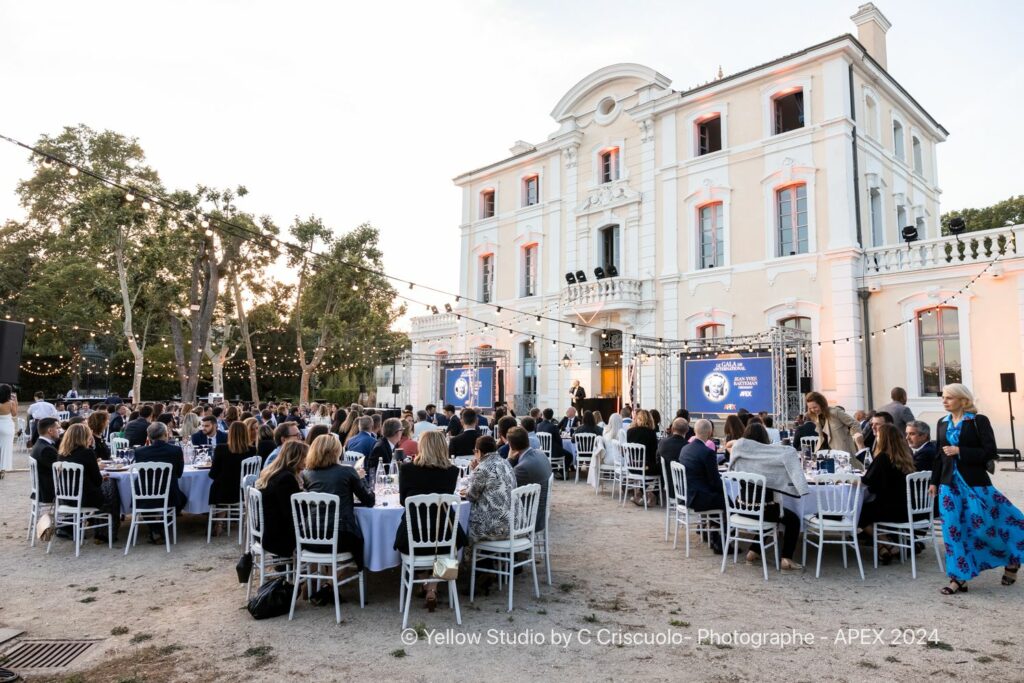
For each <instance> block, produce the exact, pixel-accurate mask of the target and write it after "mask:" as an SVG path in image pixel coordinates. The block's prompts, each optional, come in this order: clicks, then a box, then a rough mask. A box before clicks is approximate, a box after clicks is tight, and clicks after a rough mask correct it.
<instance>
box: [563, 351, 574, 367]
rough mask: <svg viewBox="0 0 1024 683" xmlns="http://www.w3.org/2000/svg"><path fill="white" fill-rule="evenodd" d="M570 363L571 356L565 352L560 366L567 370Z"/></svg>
mask: <svg viewBox="0 0 1024 683" xmlns="http://www.w3.org/2000/svg"><path fill="white" fill-rule="evenodd" d="M570 365H572V358H569V354H565V355H564V356H562V367H563V368H565V369H566V370H568V369H569V366H570Z"/></svg>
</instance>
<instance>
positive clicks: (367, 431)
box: [345, 415, 377, 457]
mask: <svg viewBox="0 0 1024 683" xmlns="http://www.w3.org/2000/svg"><path fill="white" fill-rule="evenodd" d="M356 430H357V431H356V433H355V434H354V435H353V436H352V437H351V438H350V439H349V440H348V441H346V442H345V450H346V451H353V452H355V453H359V454H361V455H363V456H366V457H369V455H370V452H371V451H372V450H373V447H374V446H375V445H376V444H377V437H376V436H374V434H373V418H372V417H370V416H369V415H362V416H360V417H358V418H356Z"/></svg>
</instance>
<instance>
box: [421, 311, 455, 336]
mask: <svg viewBox="0 0 1024 683" xmlns="http://www.w3.org/2000/svg"><path fill="white" fill-rule="evenodd" d="M411 322H412V331H413V333H414V334H420V335H425V334H429V333H431V332H438V331H442V330H443V331H447V330H450V329H451V328H453V327H457V326H458V322H457V319H456V317H455V314H454V313H439V314H437V315H421V316H417V317H415V318H413V319H412V320H411Z"/></svg>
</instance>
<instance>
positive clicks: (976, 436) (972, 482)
mask: <svg viewBox="0 0 1024 683" xmlns="http://www.w3.org/2000/svg"><path fill="white" fill-rule="evenodd" d="M946 427H947V424H946V418H942V419H941V420H939V424H938V425H937V426H936V429H935V447H936V448H935V450H936V456H935V457H936V458H937V460H936V462H935V467H934V468H933V469H932V484H934V485H936V486H938V485H940V484H947V485H948V484H951V483H952V482H953V470H954V468H955V469H957V470H959V471H960V475H961V476H962V477H963V478H964V481H965V482H967V485H968V486H991V485H992V480H991V479H989V477H988V469H987V466H988V461H989V460H995V459H996V458H998V457H999V454H998V453H996V435H995V434H994V433H993V432H992V423H991V422H989V420H988V418H987V417H985V416H984V415H980V414H979V415H975V416H974V419H971V420H968V419H964V421H963V425H962V426H961V427H960V444H959V447H960V454H959V455H955V456H953V457H952V458H950V457H949V456H947V455H946V454H945V453H943V452H942V449H943V447H945V446H950V445H952V444H950V443H949V441H948V440H947V439H946Z"/></svg>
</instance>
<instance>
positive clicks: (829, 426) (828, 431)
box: [796, 406, 860, 469]
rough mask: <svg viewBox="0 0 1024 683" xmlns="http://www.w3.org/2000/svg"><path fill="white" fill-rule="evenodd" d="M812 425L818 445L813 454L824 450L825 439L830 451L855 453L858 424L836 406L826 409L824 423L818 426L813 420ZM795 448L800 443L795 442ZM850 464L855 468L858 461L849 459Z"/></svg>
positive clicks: (858, 432)
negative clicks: (816, 434)
mask: <svg viewBox="0 0 1024 683" xmlns="http://www.w3.org/2000/svg"><path fill="white" fill-rule="evenodd" d="M814 425H815V429H816V431H817V433H818V445H817V446H816V447H815V448H814V452H815V453H817V452H818V451H819V450H821V449H822V448H824V444H825V439H828V447H829V449H830V450H840V451H846V452H847V453H849V454H850V455H851V456H852V455H855V454H856V453H857V444H856V442H855V441H854V438H855V437H856V435H857V434H860V424H858V423H857V421H856V420H854V419H853V418H852V417H850V416H849V415H847V414H846V413H845V412H843V410H842V409H841V408H839V407H838V406H832V407H831V408H829V409H828V413H827V414H826V416H825V421H824V423H822V424H818V422H817V421H816V420H815V422H814ZM796 446H797V447H798V448H799V446H800V443H799V442H797V444H796ZM850 463H851V464H852V465H853V466H854V467H855V468H856V467H857V463H859V461H858V460H857V459H856V458H850ZM858 469H859V468H858Z"/></svg>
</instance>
